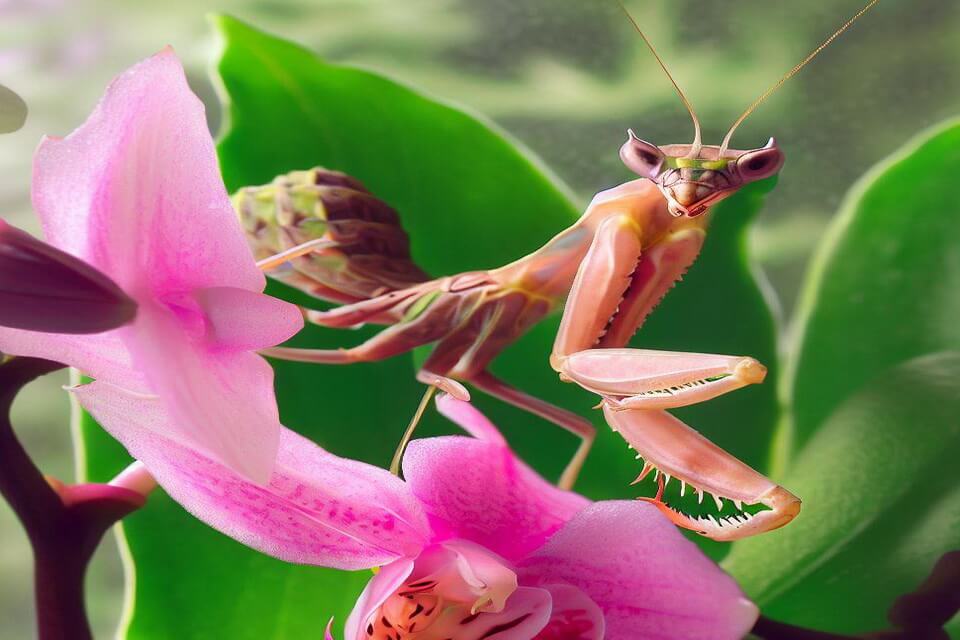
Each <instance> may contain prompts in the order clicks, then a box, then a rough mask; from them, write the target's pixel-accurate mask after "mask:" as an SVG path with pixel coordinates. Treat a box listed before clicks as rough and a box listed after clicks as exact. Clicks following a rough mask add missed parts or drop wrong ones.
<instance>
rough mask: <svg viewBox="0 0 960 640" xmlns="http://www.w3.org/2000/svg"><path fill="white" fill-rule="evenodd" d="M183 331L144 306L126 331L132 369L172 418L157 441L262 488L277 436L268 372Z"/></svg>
mask: <svg viewBox="0 0 960 640" xmlns="http://www.w3.org/2000/svg"><path fill="white" fill-rule="evenodd" d="M184 326H185V325H184V323H183V322H181V320H180V319H178V318H176V317H175V316H174V314H173V313H172V312H171V311H169V310H168V309H165V308H162V307H159V306H157V305H155V304H144V305H141V307H140V313H139V314H138V316H137V320H136V322H135V323H134V325H133V327H131V328H130V329H129V331H130V334H129V338H128V340H127V344H128V346H129V348H130V351H131V354H132V356H133V365H134V367H135V368H137V369H139V370H141V371H143V372H145V374H146V377H147V380H148V382H149V386H150V389H151V392H152V393H154V394H155V395H157V396H159V398H160V399H161V400H162V401H163V403H164V405H165V407H166V411H167V412H168V414H169V415H170V418H171V420H170V421H167V422H164V423H162V427H163V428H165V429H169V430H170V431H169V432H167V433H164V434H162V435H164V436H165V437H168V438H172V439H175V440H177V441H178V442H181V443H183V444H186V445H188V446H191V447H196V448H200V449H202V450H204V452H205V453H206V454H207V455H209V456H211V457H212V458H213V459H215V460H217V461H218V462H221V463H223V464H225V465H227V466H228V467H230V468H231V469H234V470H235V471H237V472H239V473H241V474H243V475H245V476H246V477H247V478H249V479H251V480H253V481H254V482H266V480H267V479H268V478H269V477H270V471H271V469H272V467H273V463H274V458H275V457H276V452H277V441H278V438H279V432H280V419H279V414H278V410H277V401H276V396H275V395H274V391H273V369H271V368H270V365H269V364H268V363H267V361H266V360H264V359H263V358H262V357H260V356H258V355H256V354H254V353H248V352H236V351H216V350H211V349H209V348H208V346H207V345H206V343H205V341H204V337H203V336H202V335H200V336H191V335H189V334H188V332H187V330H185V328H184ZM121 386H125V385H121Z"/></svg>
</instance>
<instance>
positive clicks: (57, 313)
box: [0, 220, 137, 334]
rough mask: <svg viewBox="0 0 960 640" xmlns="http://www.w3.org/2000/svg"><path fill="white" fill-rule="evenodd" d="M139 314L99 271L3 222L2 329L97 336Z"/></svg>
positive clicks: (0, 272)
mask: <svg viewBox="0 0 960 640" xmlns="http://www.w3.org/2000/svg"><path fill="white" fill-rule="evenodd" d="M136 310H137V307H136V303H134V302H133V300H131V299H130V298H129V297H128V296H127V295H126V294H125V293H124V292H123V291H122V290H121V289H120V287H118V286H117V285H116V284H115V283H114V282H113V280H111V279H110V278H108V277H107V276H105V275H104V274H102V273H100V271H98V270H97V269H94V268H93V267H91V266H90V265H88V264H87V263H85V262H83V261H82V260H79V259H78V258H75V257H73V256H71V255H70V254H68V253H64V252H63V251H61V250H60V249H57V248H56V247H53V246H51V245H49V244H47V243H45V242H42V241H40V240H37V239H36V238H34V237H33V236H31V235H29V234H27V233H25V232H23V231H21V230H20V229H17V228H16V227H12V226H10V225H9V224H7V223H6V222H4V221H3V220H0V326H4V327H12V328H15V329H28V330H31V331H43V332H47V333H72V334H77V333H99V332H101V331H107V330H109V329H114V328H116V327H119V326H121V325H124V324H126V323H128V322H130V321H131V320H132V319H133V317H134V315H136Z"/></svg>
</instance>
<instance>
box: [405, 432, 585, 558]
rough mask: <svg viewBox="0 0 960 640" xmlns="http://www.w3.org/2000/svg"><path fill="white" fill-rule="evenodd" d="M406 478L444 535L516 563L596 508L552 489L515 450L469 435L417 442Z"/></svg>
mask: <svg viewBox="0 0 960 640" xmlns="http://www.w3.org/2000/svg"><path fill="white" fill-rule="evenodd" d="M403 474H404V477H405V478H406V480H407V483H408V484H409V485H410V487H411V489H412V490H413V492H414V494H415V495H416V496H417V497H418V498H419V499H420V500H421V501H422V502H423V504H424V507H425V508H426V509H427V512H428V513H429V514H430V515H431V516H433V517H434V518H435V519H436V523H435V524H436V527H437V529H438V530H439V534H440V535H446V536H449V537H456V538H464V539H467V540H471V541H473V542H476V543H478V544H481V545H484V546H486V547H487V548H489V549H491V550H492V551H494V552H496V553H498V554H500V555H501V556H504V557H505V558H507V559H508V560H517V559H519V558H522V557H523V556H524V555H526V554H527V553H529V552H530V551H532V550H534V549H536V548H537V547H539V546H540V545H542V544H543V542H544V541H545V540H546V539H547V538H548V537H549V536H550V535H552V534H553V533H555V532H556V531H557V530H558V529H559V528H560V527H561V526H563V524H564V523H565V522H566V521H567V520H569V519H570V518H572V517H573V515H574V514H575V513H577V511H579V510H580V509H582V508H583V507H585V506H586V505H587V504H589V501H588V500H587V499H586V498H584V497H583V496H579V495H577V494H575V493H571V492H569V491H561V490H560V489H557V488H556V487H554V486H553V485H551V484H550V483H548V482H547V481H546V480H544V479H543V478H541V477H540V476H539V475H537V473H536V472H535V471H533V470H532V469H531V468H530V467H528V466H527V465H526V464H524V463H523V462H522V461H521V460H519V459H518V458H517V457H516V456H515V455H514V454H513V452H512V451H510V449H508V448H507V447H505V446H502V445H501V444H499V443H496V442H487V441H482V440H474V439H472V438H465V437H461V436H446V437H441V438H427V439H422V440H414V441H413V442H411V443H410V446H409V447H408V449H407V453H406V455H405V456H404V459H403Z"/></svg>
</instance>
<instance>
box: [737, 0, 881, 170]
mask: <svg viewBox="0 0 960 640" xmlns="http://www.w3.org/2000/svg"><path fill="white" fill-rule="evenodd" d="M879 1H880V0H870V2H868V3H867V5H866V6H865V7H863V8H862V9H860V11H858V12H857V13H856V14H854V16H853V17H852V18H850V19H849V20H847V21H846V23H845V24H844V25H843V26H842V27H840V28H839V29H837V30H836V31H834V32H833V35H832V36H830V37H829V38H827V39H826V40H824V41H823V43H822V44H821V45H820V46H819V47H817V48H816V49H814V50H813V51H812V52H811V53H810V55H808V56H807V57H806V58H804V59H803V60H802V61H801V62H800V64H798V65H797V66H795V67H794V68H793V69H790V71H788V72H787V73H786V74H785V75H784V76H783V77H782V78H780V79H779V80H778V81H777V82H775V83H774V84H773V85H772V86H771V87H770V88H769V89H767V90H766V91H764V92H763V93H762V94H761V95H760V97H759V98H757V99H756V100H754V102H753V104H751V105H750V106H749V107H747V110H746V111H744V112H743V113H742V114H741V115H740V117H739V118H737V120H736V122H734V123H733V126H731V127H730V130H729V131H727V135H726V136H725V137H724V138H723V143H722V144H721V145H720V153H719V155H718V157H720V158H722V157H723V154H724V153H726V151H727V146H728V145H729V144H730V139H731V138H733V132H734V131H736V130H737V127H739V126H740V125H741V123H743V121H744V120H746V119H747V117H748V116H749V115H750V114H751V113H753V112H754V110H755V109H756V108H757V107H759V106H760V105H761V103H763V101H764V100H766V99H767V98H769V97H770V95H771V94H772V93H773V92H774V91H776V90H777V89H779V88H780V87H782V86H783V83H785V82H786V81H787V80H789V79H790V78H792V77H793V76H795V75H797V73H798V72H799V71H800V69H803V68H804V67H805V66H806V65H807V63H808V62H810V61H811V60H813V59H814V58H815V57H817V54H819V53H820V52H821V51H823V50H824V49H826V48H827V46H829V44H830V43H831V42H833V41H834V40H836V39H837V38H838V37H839V36H840V34H841V33H843V32H844V31H846V30H847V29H849V28H850V25H852V24H853V23H854V22H856V21H857V19H858V18H859V17H860V16H862V15H863V14H865V13H866V12H867V11H869V10H870V8H871V7H873V5H875V4H877V2H879Z"/></svg>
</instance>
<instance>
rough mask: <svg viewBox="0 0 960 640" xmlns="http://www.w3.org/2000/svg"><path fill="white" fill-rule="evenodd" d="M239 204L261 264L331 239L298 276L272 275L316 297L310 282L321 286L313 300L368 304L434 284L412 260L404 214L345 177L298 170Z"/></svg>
mask: <svg viewBox="0 0 960 640" xmlns="http://www.w3.org/2000/svg"><path fill="white" fill-rule="evenodd" d="M233 204H234V208H235V209H236V211H237V214H238V215H239V216H240V220H241V223H242V225H243V228H244V230H245V231H246V233H247V238H248V239H249V241H250V245H251V247H252V248H253V251H254V254H255V255H256V257H257V258H258V259H265V258H269V257H270V256H274V255H276V254H279V253H281V252H283V251H286V250H288V249H291V248H293V247H296V246H298V245H301V244H304V243H306V242H310V241H312V240H318V239H325V240H329V244H328V245H325V246H323V247H320V248H317V249H315V250H314V251H313V252H311V253H310V254H308V255H306V256H303V257H300V258H297V259H296V260H295V261H294V262H293V263H292V265H293V269H290V268H287V269H286V270H279V271H277V272H271V274H270V275H272V276H273V277H275V278H277V279H279V280H282V281H286V282H288V284H291V285H293V286H298V287H300V288H304V289H308V290H309V289H310V286H309V284H308V282H309V283H313V284H315V285H319V286H318V287H316V288H317V290H318V291H313V293H314V294H315V295H319V296H320V297H329V294H330V293H333V299H337V300H340V301H344V300H348V299H351V298H355V299H365V298H370V297H374V296H376V295H378V294H380V293H382V292H384V291H389V290H393V289H400V288H404V287H408V286H411V285H413V284H417V283H420V282H423V281H424V280H427V279H429V278H428V276H427V275H426V274H425V273H424V272H423V271H421V270H420V269H419V268H418V267H417V266H416V265H415V264H414V263H413V261H412V259H411V257H410V241H409V238H408V237H407V234H406V233H405V232H404V230H403V227H402V226H401V224H400V217H399V216H398V215H397V212H396V211H395V210H394V209H393V208H392V207H390V206H389V205H388V204H387V203H385V202H384V201H382V200H380V199H379V198H377V197H376V196H374V195H373V194H371V193H370V192H369V191H368V190H367V189H366V188H365V187H364V186H363V185H362V184H361V183H360V182H359V181H358V180H356V179H354V178H352V177H350V176H348V175H346V174H344V173H340V172H338V171H328V170H326V169H321V168H315V169H310V170H308V171H292V172H290V173H287V174H283V175H281V176H278V177H277V178H276V179H274V181H273V182H272V183H270V184H267V185H262V186H253V187H245V188H243V189H240V190H239V191H238V192H237V193H236V194H235V195H234V196H233ZM319 291H323V292H326V293H325V294H324V293H320V292H319ZM339 295H342V297H338V296H339Z"/></svg>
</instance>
